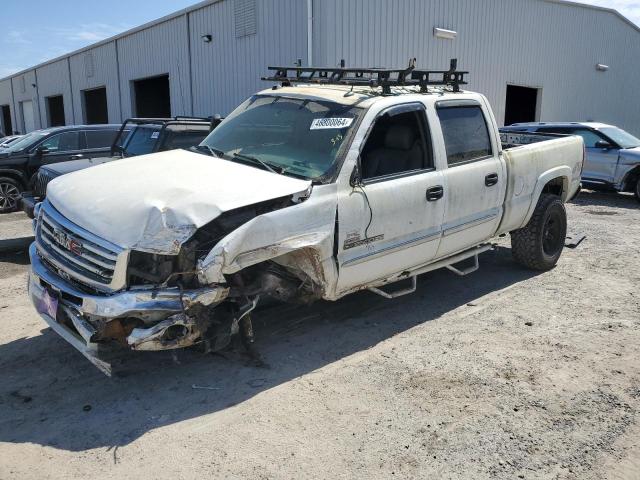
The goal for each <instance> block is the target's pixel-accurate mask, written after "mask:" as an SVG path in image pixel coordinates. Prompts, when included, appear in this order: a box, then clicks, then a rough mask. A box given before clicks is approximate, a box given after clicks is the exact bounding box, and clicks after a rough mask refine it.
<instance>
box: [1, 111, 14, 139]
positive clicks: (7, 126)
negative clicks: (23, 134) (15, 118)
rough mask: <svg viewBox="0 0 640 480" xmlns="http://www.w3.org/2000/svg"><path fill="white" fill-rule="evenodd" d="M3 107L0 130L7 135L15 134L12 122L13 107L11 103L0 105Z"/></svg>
mask: <svg viewBox="0 0 640 480" xmlns="http://www.w3.org/2000/svg"><path fill="white" fill-rule="evenodd" d="M0 108H1V109H2V125H1V126H0V130H2V131H3V132H4V133H5V135H13V125H12V124H11V107H9V105H2V107H0Z"/></svg>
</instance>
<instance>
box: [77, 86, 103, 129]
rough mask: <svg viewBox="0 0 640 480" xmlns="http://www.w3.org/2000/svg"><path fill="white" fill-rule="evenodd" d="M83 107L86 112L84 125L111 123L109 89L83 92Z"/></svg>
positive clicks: (94, 89) (101, 88)
mask: <svg viewBox="0 0 640 480" xmlns="http://www.w3.org/2000/svg"><path fill="white" fill-rule="evenodd" d="M82 107H83V110H84V123H86V124H87V125H96V124H99V123H109V112H108V109H107V88H106V87H100V88H93V89H91V90H84V91H83V92H82Z"/></svg>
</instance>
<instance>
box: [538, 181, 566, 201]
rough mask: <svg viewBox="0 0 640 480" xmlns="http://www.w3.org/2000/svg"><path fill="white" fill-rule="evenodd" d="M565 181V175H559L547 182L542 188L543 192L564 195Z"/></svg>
mask: <svg viewBox="0 0 640 480" xmlns="http://www.w3.org/2000/svg"><path fill="white" fill-rule="evenodd" d="M564 183H565V180H564V177H557V178H554V179H553V180H549V181H548V182H547V184H546V185H545V186H544V187H543V188H542V193H550V194H552V195H557V196H558V197H562V194H563V193H564V188H565V186H564Z"/></svg>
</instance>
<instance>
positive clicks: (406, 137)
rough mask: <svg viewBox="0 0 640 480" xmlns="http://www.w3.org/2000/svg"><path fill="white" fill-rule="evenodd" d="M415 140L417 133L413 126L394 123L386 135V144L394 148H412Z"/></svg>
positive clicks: (387, 146)
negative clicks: (415, 133) (414, 131)
mask: <svg viewBox="0 0 640 480" xmlns="http://www.w3.org/2000/svg"><path fill="white" fill-rule="evenodd" d="M414 141H415V135H414V134H413V130H412V129H411V127H407V126H405V125H392V126H391V127H390V128H389V130H387V135H386V136H385V137H384V146H385V147H386V148H392V149H394V150H410V149H411V147H413V142H414Z"/></svg>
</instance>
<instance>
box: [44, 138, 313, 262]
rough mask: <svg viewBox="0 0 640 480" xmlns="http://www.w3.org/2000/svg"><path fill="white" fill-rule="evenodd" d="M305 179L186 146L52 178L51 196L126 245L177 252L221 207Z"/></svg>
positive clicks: (295, 186) (279, 193) (77, 219)
mask: <svg viewBox="0 0 640 480" xmlns="http://www.w3.org/2000/svg"><path fill="white" fill-rule="evenodd" d="M310 185H311V182H310V181H306V180H299V179H295V178H291V177H286V176H284V175H278V174H276V173H272V172H268V171H265V170H260V169H258V168H253V167H250V166H246V165H241V164H237V163H234V162H231V161H228V160H222V159H220V158H214V157H210V156H207V155H202V154H199V153H194V152H187V151H186V150H171V151H168V152H162V153H153V154H150V155H141V156H139V157H134V158H128V159H123V160H118V161H117V162H109V163H105V164H102V165H98V166H96V167H93V168H88V169H85V170H80V171H77V172H73V173H70V174H68V175H63V176H61V177H58V178H56V179H55V180H53V181H52V182H51V183H50V184H49V185H48V186H47V198H48V200H49V202H50V203H51V204H52V205H53V206H54V207H55V208H56V209H57V210H58V211H59V212H60V213H61V214H62V215H64V216H65V217H66V218H67V219H69V220H70V221H72V222H73V223H75V224H76V225H78V226H80V227H82V228H84V229H85V230H88V231H89V232H91V233H93V234H94V235H97V236H99V237H101V238H103V239H105V240H108V241H110V242H112V243H114V244H116V245H119V246H120V247H123V248H131V249H135V250H141V251H146V252H152V253H164V254H175V253H178V251H179V249H180V245H182V243H184V242H185V241H187V240H188V239H189V238H190V237H191V236H192V235H193V234H194V233H195V232H196V230H197V229H198V228H200V227H202V226H203V225H206V224H207V223H209V222H210V221H212V220H213V219H215V218H216V217H218V216H219V215H220V214H221V213H223V212H226V211H229V210H233V209H236V208H240V207H243V206H247V205H252V204H256V203H260V202H263V201H266V200H271V199H275V198H280V197H286V196H289V195H293V194H296V193H302V192H304V191H306V190H307V189H308V188H309V187H310Z"/></svg>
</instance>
